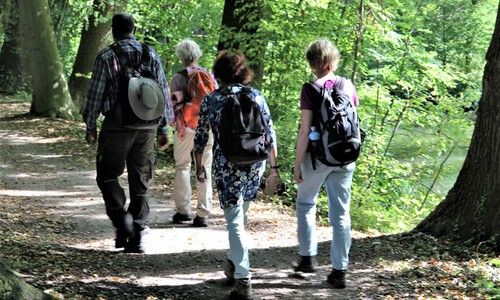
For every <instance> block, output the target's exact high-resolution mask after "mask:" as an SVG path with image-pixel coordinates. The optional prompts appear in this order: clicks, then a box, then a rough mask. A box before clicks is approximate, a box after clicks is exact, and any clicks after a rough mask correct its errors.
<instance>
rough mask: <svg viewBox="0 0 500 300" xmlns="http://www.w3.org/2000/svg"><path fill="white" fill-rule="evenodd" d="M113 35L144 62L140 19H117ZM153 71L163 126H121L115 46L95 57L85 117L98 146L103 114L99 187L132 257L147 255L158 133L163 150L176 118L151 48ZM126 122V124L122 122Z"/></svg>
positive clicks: (119, 243) (120, 241)
mask: <svg viewBox="0 0 500 300" xmlns="http://www.w3.org/2000/svg"><path fill="white" fill-rule="evenodd" d="M112 33H113V38H114V40H115V44H116V45H118V46H119V47H120V50H121V55H125V54H128V55H129V57H130V58H132V59H135V60H136V61H141V57H142V49H143V48H142V44H141V43H139V42H138V41H137V40H136V39H135V37H134V33H135V20H134V18H133V17H132V16H131V15H130V14H126V13H120V14H115V15H114V16H113V19H112ZM149 49H150V50H149V58H150V59H149V64H148V67H149V69H150V70H151V71H152V73H153V74H154V75H155V76H156V78H157V82H158V84H159V85H160V87H161V88H162V89H163V94H164V95H165V99H164V100H165V111H164V113H163V115H162V116H161V118H160V121H158V122H146V123H143V124H132V125H130V124H129V125H122V122H121V121H120V118H119V117H117V115H118V114H119V113H117V111H118V110H116V107H117V106H118V107H120V106H119V105H117V104H119V103H120V101H121V100H123V99H118V80H117V77H118V74H119V71H120V68H121V66H120V60H119V58H118V57H117V56H116V54H115V53H114V51H113V49H112V48H111V46H109V47H106V48H104V49H102V50H101V51H100V52H99V53H98V54H97V57H96V60H95V64H94V69H93V72H92V78H91V79H90V85H89V90H88V94H87V102H86V105H85V109H84V111H83V118H84V120H85V123H86V125H87V133H86V140H87V142H88V143H89V144H91V145H92V144H95V142H96V140H97V126H96V121H97V118H98V117H99V114H103V115H104V121H103V123H102V128H101V132H100V134H99V140H98V147H97V157H96V169H97V178H96V180H97V185H98V186H99V189H100V190H101V192H102V196H103V198H104V203H105V206H106V214H107V215H108V217H109V218H110V220H111V222H112V223H113V225H114V227H115V228H116V240H115V246H116V248H122V247H124V248H125V249H124V251H125V252H127V253H144V251H145V249H144V236H145V235H146V234H147V233H148V231H149V227H148V226H147V225H146V223H147V220H148V217H149V212H150V210H149V204H148V202H149V195H148V190H149V183H148V182H149V179H151V177H152V175H153V172H154V166H155V163H156V162H155V156H154V152H153V150H154V145H155V131H156V140H157V144H158V149H160V150H162V149H165V148H166V147H167V146H168V139H167V135H166V134H167V126H168V124H169V123H170V122H172V121H173V120H174V112H173V110H172V103H171V101H170V96H169V93H168V87H167V84H166V79H165V73H164V71H163V67H162V64H161V61H160V58H159V57H158V54H157V53H156V51H155V50H153V49H152V48H149ZM123 123H125V122H123ZM125 164H126V165H127V172H128V183H129V189H130V204H129V205H128V209H127V210H125V203H126V201H127V197H126V196H125V192H124V190H123V188H122V187H121V186H120V184H119V180H118V178H119V177H120V176H121V175H122V174H123V173H124V170H125Z"/></svg>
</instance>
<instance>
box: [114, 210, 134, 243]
mask: <svg viewBox="0 0 500 300" xmlns="http://www.w3.org/2000/svg"><path fill="white" fill-rule="evenodd" d="M117 225H118V227H117V228H116V238H115V248H123V247H125V245H126V244H127V242H128V239H129V238H130V237H131V236H132V235H133V234H134V218H133V217H132V214H131V213H129V212H127V213H126V214H124V215H123V217H122V218H121V220H120V223H119V224H117Z"/></svg>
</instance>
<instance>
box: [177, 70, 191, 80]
mask: <svg viewBox="0 0 500 300" xmlns="http://www.w3.org/2000/svg"><path fill="white" fill-rule="evenodd" d="M177 74H181V75H182V76H184V77H186V78H187V77H188V74H189V73H188V70H187V69H184V70H181V71H179V72H177Z"/></svg>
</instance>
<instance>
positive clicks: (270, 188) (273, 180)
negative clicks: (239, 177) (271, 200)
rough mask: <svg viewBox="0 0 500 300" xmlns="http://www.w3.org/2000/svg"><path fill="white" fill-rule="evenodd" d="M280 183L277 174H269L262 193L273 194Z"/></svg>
mask: <svg viewBox="0 0 500 300" xmlns="http://www.w3.org/2000/svg"><path fill="white" fill-rule="evenodd" d="M282 184H283V181H281V178H280V177H279V176H271V177H270V178H269V182H268V184H267V185H266V187H265V188H264V194H266V195H268V196H274V195H275V194H276V193H277V192H278V190H279V189H280V188H281V185H282Z"/></svg>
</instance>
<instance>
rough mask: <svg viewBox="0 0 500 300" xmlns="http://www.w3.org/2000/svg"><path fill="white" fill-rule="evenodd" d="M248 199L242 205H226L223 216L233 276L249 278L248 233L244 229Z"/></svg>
mask: <svg viewBox="0 0 500 300" xmlns="http://www.w3.org/2000/svg"><path fill="white" fill-rule="evenodd" d="M249 205H250V201H245V202H244V203H243V204H242V205H238V206H233V207H226V208H225V209H224V218H225V219H226V224H227V225H226V228H227V231H228V234H229V251H228V258H229V259H230V260H231V261H232V262H233V264H234V268H235V269H234V278H235V279H244V278H248V279H250V278H251V274H250V260H249V258H248V235H247V232H246V230H245V228H246V225H247V211H248V207H249Z"/></svg>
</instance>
